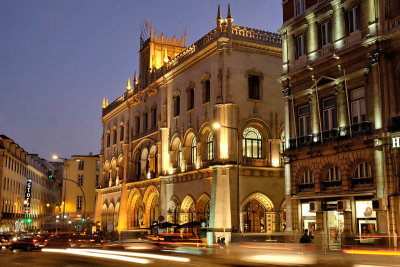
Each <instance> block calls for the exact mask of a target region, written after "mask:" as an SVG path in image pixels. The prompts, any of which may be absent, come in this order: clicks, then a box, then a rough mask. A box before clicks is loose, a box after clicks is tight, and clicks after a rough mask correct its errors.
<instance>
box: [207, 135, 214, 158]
mask: <svg viewBox="0 0 400 267" xmlns="http://www.w3.org/2000/svg"><path fill="white" fill-rule="evenodd" d="M213 158H214V136H213V133H212V131H210V132H209V134H208V136H207V160H212V159H213Z"/></svg>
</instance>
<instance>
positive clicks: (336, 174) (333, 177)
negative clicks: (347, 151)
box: [325, 166, 341, 182]
mask: <svg viewBox="0 0 400 267" xmlns="http://www.w3.org/2000/svg"><path fill="white" fill-rule="evenodd" d="M336 181H341V177H340V171H339V168H338V167H337V166H336V167H331V168H330V169H329V170H328V172H327V173H326V177H325V182H336Z"/></svg>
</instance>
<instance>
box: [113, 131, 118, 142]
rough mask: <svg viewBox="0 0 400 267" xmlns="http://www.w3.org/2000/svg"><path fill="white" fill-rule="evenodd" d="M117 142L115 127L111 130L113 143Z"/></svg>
mask: <svg viewBox="0 0 400 267" xmlns="http://www.w3.org/2000/svg"><path fill="white" fill-rule="evenodd" d="M116 143H117V129H114V130H113V145H115V144H116Z"/></svg>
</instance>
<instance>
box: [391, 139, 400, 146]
mask: <svg viewBox="0 0 400 267" xmlns="http://www.w3.org/2000/svg"><path fill="white" fill-rule="evenodd" d="M392 147H393V148H400V137H393V138H392Z"/></svg>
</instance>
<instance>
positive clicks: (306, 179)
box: [301, 169, 314, 184]
mask: <svg viewBox="0 0 400 267" xmlns="http://www.w3.org/2000/svg"><path fill="white" fill-rule="evenodd" d="M301 183H302V184H313V183H314V178H313V176H312V172H311V170H310V169H308V170H306V171H305V172H303V175H302V176H301Z"/></svg>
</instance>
